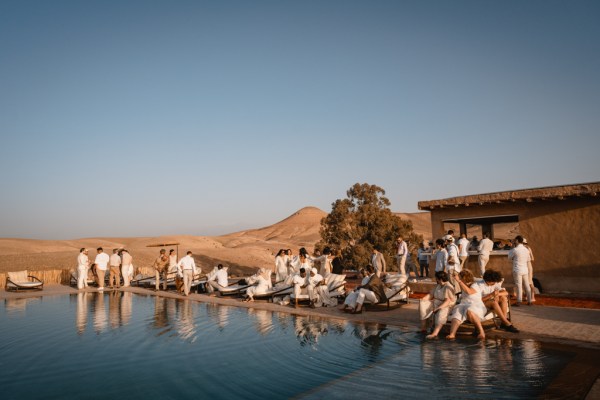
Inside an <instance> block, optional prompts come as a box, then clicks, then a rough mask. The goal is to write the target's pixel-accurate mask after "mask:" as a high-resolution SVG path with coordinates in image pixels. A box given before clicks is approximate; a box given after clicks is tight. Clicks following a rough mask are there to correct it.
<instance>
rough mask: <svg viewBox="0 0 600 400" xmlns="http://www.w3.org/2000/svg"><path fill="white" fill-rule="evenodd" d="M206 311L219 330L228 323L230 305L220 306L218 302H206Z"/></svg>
mask: <svg viewBox="0 0 600 400" xmlns="http://www.w3.org/2000/svg"><path fill="white" fill-rule="evenodd" d="M206 311H207V313H208V316H209V317H211V319H212V320H213V321H214V322H215V323H216V325H217V327H218V328H219V331H223V330H224V329H225V327H226V326H227V325H228V324H229V311H230V307H226V306H220V305H218V304H212V303H207V304H206Z"/></svg>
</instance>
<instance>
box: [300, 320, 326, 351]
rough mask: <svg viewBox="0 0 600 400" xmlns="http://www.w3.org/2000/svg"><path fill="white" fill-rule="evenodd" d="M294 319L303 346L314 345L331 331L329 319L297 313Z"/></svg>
mask: <svg viewBox="0 0 600 400" xmlns="http://www.w3.org/2000/svg"><path fill="white" fill-rule="evenodd" d="M292 319H293V324H294V329H295V332H296V337H297V338H298V340H299V341H300V345H301V346H307V345H308V346H314V345H316V344H317V343H318V342H319V338H320V337H321V336H322V335H326V334H327V332H329V324H328V321H327V320H325V319H323V318H319V317H313V316H299V315H296V316H293V317H292Z"/></svg>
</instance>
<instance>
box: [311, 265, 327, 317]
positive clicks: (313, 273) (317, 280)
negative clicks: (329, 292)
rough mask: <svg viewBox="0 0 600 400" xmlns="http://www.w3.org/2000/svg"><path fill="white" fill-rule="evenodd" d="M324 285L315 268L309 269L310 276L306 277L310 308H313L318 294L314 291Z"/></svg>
mask: <svg viewBox="0 0 600 400" xmlns="http://www.w3.org/2000/svg"><path fill="white" fill-rule="evenodd" d="M324 283H325V280H324V279H323V276H322V275H320V274H319V273H318V271H317V269H316V268H311V269H310V276H309V277H308V286H307V288H306V289H307V291H308V298H309V299H310V308H315V302H316V301H317V299H318V294H317V291H316V288H317V286H319V285H322V284H324Z"/></svg>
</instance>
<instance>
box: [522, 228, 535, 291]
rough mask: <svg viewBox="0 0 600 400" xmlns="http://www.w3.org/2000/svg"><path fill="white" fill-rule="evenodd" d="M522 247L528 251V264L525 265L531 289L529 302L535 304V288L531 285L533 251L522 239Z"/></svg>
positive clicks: (525, 240)
mask: <svg viewBox="0 0 600 400" xmlns="http://www.w3.org/2000/svg"><path fill="white" fill-rule="evenodd" d="M523 246H525V247H526V248H527V250H529V262H528V263H527V271H528V272H529V287H530V288H531V302H532V303H535V286H534V285H533V251H532V250H531V246H529V243H527V239H525V238H523Z"/></svg>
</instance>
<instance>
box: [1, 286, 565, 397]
mask: <svg viewBox="0 0 600 400" xmlns="http://www.w3.org/2000/svg"><path fill="white" fill-rule="evenodd" d="M0 354H1V357H0V388H2V389H1V390H2V398H3V399H36V398H40V399H41V398H44V399H49V398H100V397H112V398H125V397H126V398H131V399H137V398H140V399H141V398H144V399H169V398H173V399H185V398H226V399H231V398H244V399H265V398H269V399H270V398H290V397H296V398H328V399H329V398H333V399H336V398H340V399H342V398H343V399H348V398H359V397H365V398H389V397H391V396H394V397H400V396H402V397H405V398H457V397H460V398H531V397H535V396H537V395H539V394H541V393H542V392H543V391H544V389H545V388H546V386H547V385H548V384H549V382H551V381H552V379H553V378H554V377H555V376H556V375H557V374H558V373H559V371H560V370H561V369H562V368H563V367H564V366H565V365H566V364H567V363H568V362H569V360H570V359H571V357H572V354H571V353H568V352H564V351H556V350H552V349H548V348H545V346H543V345H542V344H541V343H539V342H536V341H532V340H523V341H511V340H497V341H493V340H488V341H486V342H485V343H479V342H476V341H474V340H468V339H465V340H457V341H455V342H447V341H444V340H439V341H433V342H425V341H424V340H423V338H422V337H421V336H420V335H418V334H416V333H415V332H414V330H410V329H408V328H406V329H402V328H388V327H386V326H384V325H378V324H370V325H369V324H368V325H362V324H353V323H349V322H340V321H332V320H326V319H322V318H316V317H301V316H293V315H289V314H286V313H278V312H272V311H266V310H257V309H245V308H237V307H228V306H217V305H211V304H206V303H199V302H195V301H189V300H175V299H167V298H162V297H155V296H143V295H134V294H132V293H129V292H112V293H104V294H100V293H78V294H76V295H70V296H48V297H38V298H30V299H20V300H8V299H7V300H5V306H4V307H0Z"/></svg>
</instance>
